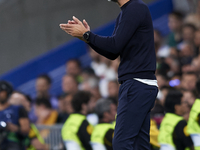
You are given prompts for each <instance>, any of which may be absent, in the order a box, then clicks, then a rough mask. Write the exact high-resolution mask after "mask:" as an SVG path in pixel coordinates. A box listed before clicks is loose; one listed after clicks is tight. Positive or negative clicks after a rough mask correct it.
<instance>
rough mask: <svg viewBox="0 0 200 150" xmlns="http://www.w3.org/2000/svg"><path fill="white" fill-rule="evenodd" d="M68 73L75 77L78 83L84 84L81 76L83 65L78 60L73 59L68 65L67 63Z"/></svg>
mask: <svg viewBox="0 0 200 150" xmlns="http://www.w3.org/2000/svg"><path fill="white" fill-rule="evenodd" d="M66 73H67V74H68V75H72V76H74V77H75V79H76V81H77V82H78V83H81V82H82V77H81V76H80V74H81V63H80V62H79V60H78V59H71V60H68V61H67V63H66Z"/></svg>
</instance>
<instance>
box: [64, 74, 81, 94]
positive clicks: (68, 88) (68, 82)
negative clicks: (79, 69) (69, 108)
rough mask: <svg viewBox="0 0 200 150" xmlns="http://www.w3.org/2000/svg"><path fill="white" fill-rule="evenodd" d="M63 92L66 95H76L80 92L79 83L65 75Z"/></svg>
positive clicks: (72, 77) (70, 76)
mask: <svg viewBox="0 0 200 150" xmlns="http://www.w3.org/2000/svg"><path fill="white" fill-rule="evenodd" d="M62 90H63V92H64V93H68V94H74V93H76V92H77V91H78V82H77V80H76V78H75V77H74V76H72V75H65V76H64V77H63V78H62Z"/></svg>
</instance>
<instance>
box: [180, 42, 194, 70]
mask: <svg viewBox="0 0 200 150" xmlns="http://www.w3.org/2000/svg"><path fill="white" fill-rule="evenodd" d="M194 57H195V51H194V47H193V46H192V44H189V43H183V44H182V46H181V49H180V52H179V59H180V66H181V67H184V66H186V65H190V64H191V63H192V60H193V58H194ZM182 71H183V70H182Z"/></svg>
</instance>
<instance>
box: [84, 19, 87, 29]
mask: <svg viewBox="0 0 200 150" xmlns="http://www.w3.org/2000/svg"><path fill="white" fill-rule="evenodd" d="M83 24H84V26H85V27H86V28H87V27H88V23H87V22H86V20H85V19H84V20H83Z"/></svg>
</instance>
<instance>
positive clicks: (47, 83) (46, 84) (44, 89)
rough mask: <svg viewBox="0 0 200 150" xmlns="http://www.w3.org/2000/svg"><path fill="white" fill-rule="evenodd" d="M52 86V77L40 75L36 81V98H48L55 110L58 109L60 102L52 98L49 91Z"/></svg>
mask: <svg viewBox="0 0 200 150" xmlns="http://www.w3.org/2000/svg"><path fill="white" fill-rule="evenodd" d="M51 84H52V80H51V78H50V76H48V75H47V74H43V75H40V76H39V77H38V78H37V79H36V85H35V86H36V98H35V99H37V98H40V97H46V98H47V99H49V100H50V103H51V106H52V107H53V108H54V109H57V108H58V100H57V98H56V97H54V96H52V95H51V94H50V93H49V91H50V88H51Z"/></svg>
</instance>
